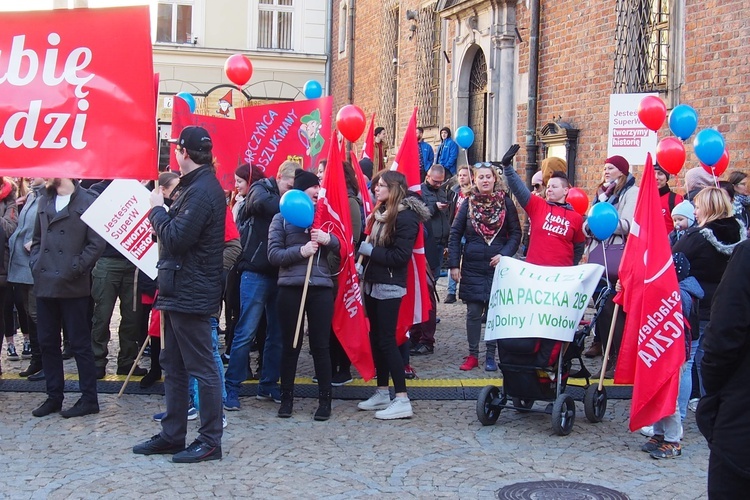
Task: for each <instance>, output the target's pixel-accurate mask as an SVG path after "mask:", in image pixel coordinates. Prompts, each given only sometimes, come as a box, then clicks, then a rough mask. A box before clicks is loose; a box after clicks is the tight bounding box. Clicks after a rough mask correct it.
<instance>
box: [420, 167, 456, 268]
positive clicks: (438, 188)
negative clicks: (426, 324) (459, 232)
mask: <svg viewBox="0 0 750 500" xmlns="http://www.w3.org/2000/svg"><path fill="white" fill-rule="evenodd" d="M443 181H445V168H444V167H443V166H442V165H438V164H435V165H433V166H432V167H430V169H429V170H428V171H427V176H426V177H425V179H424V182H423V183H422V200H423V201H424V204H425V205H427V208H428V209H429V210H430V229H431V231H430V233H431V234H432V238H433V240H434V242H435V249H436V253H437V255H438V259H439V260H438V261H437V262H436V266H435V267H433V268H432V274H433V276H434V277H435V282H437V280H438V279H440V267H441V265H442V263H443V250H444V249H445V247H446V245H447V244H448V236H449V235H450V231H451V228H450V225H449V224H448V195H447V194H446V192H445V189H443Z"/></svg>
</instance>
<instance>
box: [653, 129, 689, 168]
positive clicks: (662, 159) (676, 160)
mask: <svg viewBox="0 0 750 500" xmlns="http://www.w3.org/2000/svg"><path fill="white" fill-rule="evenodd" d="M656 161H657V162H658V163H659V166H660V167H661V168H663V169H664V170H666V171H667V172H669V173H670V174H672V175H677V174H678V173H680V170H682V166H683V165H684V164H685V145H684V144H682V141H681V140H679V139H678V138H677V137H665V138H664V139H662V140H661V141H659V144H658V145H657V146H656Z"/></svg>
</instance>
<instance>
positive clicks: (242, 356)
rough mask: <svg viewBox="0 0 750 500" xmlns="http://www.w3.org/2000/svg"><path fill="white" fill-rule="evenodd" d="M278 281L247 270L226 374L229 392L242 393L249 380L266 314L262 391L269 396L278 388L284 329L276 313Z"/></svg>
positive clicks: (242, 283) (241, 280)
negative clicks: (251, 357)
mask: <svg viewBox="0 0 750 500" xmlns="http://www.w3.org/2000/svg"><path fill="white" fill-rule="evenodd" d="M277 293H278V286H277V285H276V279H275V278H273V277H271V276H267V275H265V274H260V273H254V272H251V271H245V272H243V273H242V277H241V278H240V317H239V318H238V319H237V326H236V327H235V329H234V339H233V340H232V355H231V356H230V357H229V366H228V367H227V371H226V374H225V379H226V381H225V385H226V389H227V390H233V391H235V392H238V391H239V389H240V384H242V382H244V381H245V379H247V360H248V356H249V355H250V345H251V344H252V342H253V340H255V334H256V332H257V331H258V323H260V319H261V318H262V317H263V313H264V312H265V313H266V323H267V327H266V343H265V345H264V346H263V369H262V370H261V376H260V382H259V384H258V386H259V389H261V390H262V391H263V392H264V393H268V392H269V391H271V390H272V389H277V388H278V383H279V376H280V375H281V329H280V327H279V320H278V315H277V313H276V294H277Z"/></svg>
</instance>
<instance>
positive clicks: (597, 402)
mask: <svg viewBox="0 0 750 500" xmlns="http://www.w3.org/2000/svg"><path fill="white" fill-rule="evenodd" d="M583 410H584V412H585V413H586V418H587V419H588V421H589V422H591V423H592V424H596V423H599V422H601V421H602V419H603V418H604V414H605V413H606V412H607V389H606V388H604V387H602V390H601V391H600V390H599V385H598V384H591V385H590V386H588V387H587V388H586V392H585V393H584V395H583Z"/></svg>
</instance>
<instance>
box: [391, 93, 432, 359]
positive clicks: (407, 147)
mask: <svg viewBox="0 0 750 500" xmlns="http://www.w3.org/2000/svg"><path fill="white" fill-rule="evenodd" d="M418 147H419V146H418V145H417V108H416V107H415V108H414V112H413V113H412V115H411V119H410V120H409V124H408V125H407V126H406V134H405V135H404V140H403V141H401V147H400V148H399V150H398V153H397V154H396V159H395V160H394V162H393V166H392V167H391V170H396V171H397V172H401V173H402V174H404V175H405V176H406V184H407V185H408V186H409V191H413V192H415V193H419V194H421V193H422V184H421V182H420V178H419V150H418V149H417V148H418ZM430 310H432V303H431V302H430V289H429V288H428V286H427V259H426V257H425V253H424V231H423V229H422V224H420V225H419V231H418V232H417V239H416V241H415V242H414V250H413V251H412V256H411V262H410V263H409V267H408V268H407V273H406V295H405V296H404V298H403V300H402V301H401V308H400V309H399V311H398V322H397V324H396V342H398V344H399V345H401V344H403V343H404V342H406V339H407V338H408V334H409V328H411V326H412V325H416V324H419V323H424V322H425V321H427V319H428V318H429V317H430Z"/></svg>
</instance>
